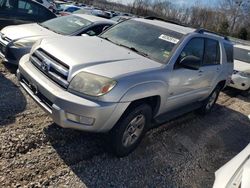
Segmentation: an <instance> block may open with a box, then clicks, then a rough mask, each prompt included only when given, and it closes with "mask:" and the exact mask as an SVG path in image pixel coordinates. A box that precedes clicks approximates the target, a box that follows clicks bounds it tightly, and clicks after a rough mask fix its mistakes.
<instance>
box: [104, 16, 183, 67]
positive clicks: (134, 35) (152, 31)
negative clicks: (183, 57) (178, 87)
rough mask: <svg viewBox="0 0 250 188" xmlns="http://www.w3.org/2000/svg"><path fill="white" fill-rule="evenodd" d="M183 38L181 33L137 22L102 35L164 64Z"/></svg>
mask: <svg viewBox="0 0 250 188" xmlns="http://www.w3.org/2000/svg"><path fill="white" fill-rule="evenodd" d="M182 36H183V35H182V34H181V33H177V32H174V31H171V30H168V29H165V28H162V27H158V26H153V25H151V24H147V23H143V22H140V21H136V20H128V21H125V22H121V23H120V24H117V25H116V26H114V27H112V28H111V29H109V30H107V31H106V32H104V33H103V34H102V35H100V37H101V38H105V39H107V40H109V41H111V42H113V43H115V44H117V45H121V46H124V47H127V48H130V49H131V50H133V51H136V52H141V53H140V54H144V55H146V56H147V57H148V58H151V59H154V60H156V61H158V62H160V63H163V64H164V63H167V59H168V58H169V56H170V53H171V51H172V50H173V48H174V47H175V45H176V44H177V43H178V41H179V40H180V39H181V37H182Z"/></svg>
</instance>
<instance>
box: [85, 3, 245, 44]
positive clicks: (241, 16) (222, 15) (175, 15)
mask: <svg viewBox="0 0 250 188" xmlns="http://www.w3.org/2000/svg"><path fill="white" fill-rule="evenodd" d="M82 2H85V3H88V4H93V5H98V6H99V7H102V8H105V9H106V10H107V9H108V10H117V11H123V12H128V13H131V14H135V15H138V16H157V17H161V18H165V19H168V20H172V21H177V22H179V23H182V24H185V25H188V26H190V27H194V28H197V27H202V28H206V29H208V30H211V31H214V32H218V33H220V34H223V35H229V36H233V37H237V38H240V39H243V40H250V0H220V1H219V2H218V4H216V5H213V6H209V7H208V6H204V5H202V4H201V3H199V1H197V3H195V4H194V5H192V6H185V7H182V6H180V5H176V4H174V3H172V2H171V1H170V0H135V1H134V2H133V3H130V4H128V5H124V4H122V0H117V1H116V2H109V1H106V0H82Z"/></svg>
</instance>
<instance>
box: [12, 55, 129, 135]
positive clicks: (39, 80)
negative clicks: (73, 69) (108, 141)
mask: <svg viewBox="0 0 250 188" xmlns="http://www.w3.org/2000/svg"><path fill="white" fill-rule="evenodd" d="M28 58H29V56H28V55H25V56H23V57H22V58H21V60H20V62H19V69H18V71H17V76H18V79H19V81H20V84H21V86H22V87H23V88H24V89H25V91H26V92H27V93H28V94H29V95H30V96H31V97H32V98H33V99H34V100H35V101H36V102H37V103H38V104H39V105H40V106H41V107H42V108H43V109H44V110H45V111H46V112H47V113H48V114H49V115H50V116H51V117H52V119H53V121H54V122H55V123H56V124H58V125H59V126H61V127H64V128H73V129H78V130H83V131H88V132H107V131H109V130H110V129H112V127H113V126H114V125H115V124H116V122H117V121H118V120H119V118H120V117H121V115H122V114H123V112H124V111H125V110H126V108H127V107H128V105H129V103H111V102H100V101H91V100H88V99H85V98H82V97H79V96H76V95H74V94H72V93H70V92H68V91H67V90H64V89H63V88H62V87H60V86H59V85H57V84H55V83H54V82H53V81H51V80H49V78H48V77H46V76H45V75H44V74H43V73H41V72H40V71H39V70H38V69H37V68H36V67H35V66H33V65H32V64H31V63H30V62H29V60H28ZM66 113H71V114H76V115H79V116H83V117H87V118H93V119H94V123H93V124H92V125H85V124H82V123H77V122H73V121H71V120H69V119H67V116H66Z"/></svg>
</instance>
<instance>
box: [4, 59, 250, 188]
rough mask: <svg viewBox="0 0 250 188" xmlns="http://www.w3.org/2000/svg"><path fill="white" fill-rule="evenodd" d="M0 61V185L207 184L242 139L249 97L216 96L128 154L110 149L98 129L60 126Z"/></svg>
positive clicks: (248, 126)
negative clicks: (206, 108)
mask: <svg viewBox="0 0 250 188" xmlns="http://www.w3.org/2000/svg"><path fill="white" fill-rule="evenodd" d="M10 71H12V72H14V71H13V69H12V68H10V67H8V69H7V68H6V67H5V66H3V64H2V63H1V64H0V143H1V144H0V187H23V186H27V187H43V186H51V187H58V186H59V187H86V186H88V187H194V188H195V187H211V186H212V184H213V181H214V172H215V171H216V170H217V169H218V168H219V167H220V166H222V165H223V164H224V163H226V162H227V161H228V160H229V159H231V158H232V157H233V156H234V155H236V154H237V153H238V152H240V151H241V150H242V149H243V148H244V147H245V146H246V145H247V144H248V143H249V142H250V120H249V119H248V118H247V115H248V114H250V99H249V98H244V97H242V96H240V95H238V94H237V92H235V91H227V92H226V93H222V94H221V95H220V97H219V101H218V104H217V105H216V107H215V110H214V111H213V112H212V113H211V114H209V115H207V116H205V117H202V116H198V115H196V114H195V113H189V114H187V115H184V116H182V117H180V118H178V119H176V120H174V121H171V122H169V123H166V124H165V125H163V126H161V127H159V128H156V129H153V130H151V131H150V132H149V133H148V134H147V136H146V138H145V139H144V140H143V142H142V143H141V145H140V147H139V148H138V149H137V150H136V151H135V152H134V153H132V154H131V155H130V156H128V157H125V158H122V159H118V158H115V157H114V156H112V155H111V154H110V152H109V148H108V147H107V145H106V141H105V136H103V135H94V134H86V133H82V132H78V131H74V130H68V129H62V128H60V127H58V126H57V125H55V124H53V123H52V121H51V119H50V118H49V117H48V116H47V115H46V114H45V113H44V112H43V111H42V110H41V109H40V108H39V107H38V106H37V105H36V104H35V103H34V102H33V101H32V100H31V98H30V97H28V96H27V95H26V94H25V93H24V91H23V90H22V89H21V88H20V87H19V85H18V83H17V80H16V77H15V75H14V74H13V73H11V72H10Z"/></svg>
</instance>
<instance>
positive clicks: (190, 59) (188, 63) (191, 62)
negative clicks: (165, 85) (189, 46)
mask: <svg viewBox="0 0 250 188" xmlns="http://www.w3.org/2000/svg"><path fill="white" fill-rule="evenodd" d="M200 65H201V59H200V58H198V57H196V56H192V55H189V56H186V57H184V58H182V59H181V61H180V66H181V67H183V68H186V69H191V70H199V68H200Z"/></svg>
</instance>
